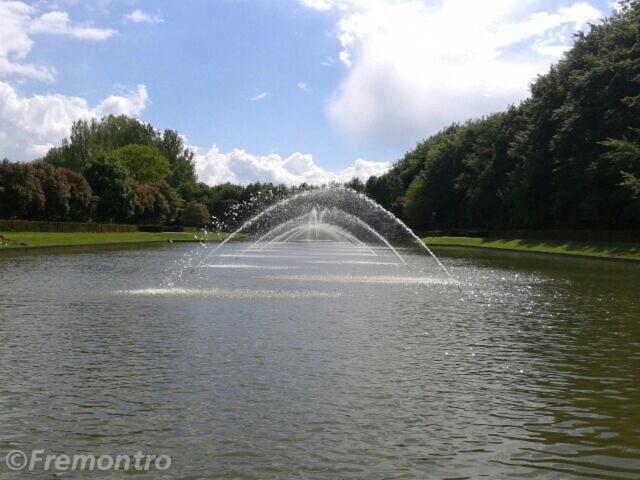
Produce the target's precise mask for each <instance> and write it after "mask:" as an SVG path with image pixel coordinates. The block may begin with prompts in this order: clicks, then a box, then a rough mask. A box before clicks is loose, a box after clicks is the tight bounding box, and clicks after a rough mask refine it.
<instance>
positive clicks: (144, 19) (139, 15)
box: [124, 10, 164, 23]
mask: <svg viewBox="0 0 640 480" xmlns="http://www.w3.org/2000/svg"><path fill="white" fill-rule="evenodd" d="M124 21H125V22H133V23H162V22H164V19H163V18H162V17H161V16H160V15H153V14H151V13H146V12H143V11H142V10H134V11H133V12H131V13H128V14H127V15H125V16H124Z"/></svg>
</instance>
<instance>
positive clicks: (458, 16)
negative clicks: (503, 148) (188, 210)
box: [0, 0, 612, 183]
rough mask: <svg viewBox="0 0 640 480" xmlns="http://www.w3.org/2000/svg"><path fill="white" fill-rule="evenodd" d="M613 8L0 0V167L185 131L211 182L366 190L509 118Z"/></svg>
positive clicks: (573, 2) (583, 3)
mask: <svg viewBox="0 0 640 480" xmlns="http://www.w3.org/2000/svg"><path fill="white" fill-rule="evenodd" d="M611 5H612V4H611V2H610V1H608V0H558V1H550V0H482V1H480V0H215V1H202V0H181V1H170V0H166V1H151V0H92V1H89V0H86V1H85V0H51V1H49V0H38V1H32V2H20V1H5V0H0V158H1V157H7V158H9V159H11V160H19V161H27V160H32V159H34V158H36V157H38V156H39V155H42V154H43V153H44V152H46V150H47V149H48V148H50V147H51V146H54V145H58V144H59V143H60V140H61V139H62V138H63V137H64V136H66V135H67V134H68V133H69V128H70V125H71V123H72V122H73V121H74V120H77V119H80V118H90V117H100V116H102V115H105V114H109V113H116V114H118V113H125V114H128V115H133V116H136V117H138V118H141V119H142V120H145V121H148V122H151V123H152V124H153V125H154V126H156V127H157V128H173V129H176V130H178V131H179V132H181V133H182V134H183V135H185V137H186V138H187V140H188V143H189V144H190V145H192V146H193V147H194V148H195V149H196V150H197V152H198V157H197V166H198V173H199V175H200V178H201V179H202V180H203V181H206V182H208V183H218V182H225V181H231V182H237V183H248V182H251V181H256V180H260V181H273V182H278V183H280V182H283V183H299V182H301V181H307V182H324V181H330V180H344V179H348V178H350V177H353V176H359V177H361V178H366V177H368V176H369V175H371V174H379V173H381V172H383V171H384V170H385V169H386V168H388V165H389V164H390V163H392V162H393V161H395V160H396V159H398V158H399V157H400V156H401V155H402V154H403V152H405V151H406V150H408V149H410V148H412V147H413V146H414V145H415V144H416V143H417V142H418V141H420V140H421V139H423V138H424V137H426V136H427V135H429V134H432V133H435V132H437V131H438V130H439V129H440V128H442V127H443V126H445V125H447V124H449V123H451V122H454V121H463V120H465V119H467V118H471V117H477V116H480V115H483V114H487V113H491V112H494V111H498V110H502V109H504V108H505V107H506V106H507V105H509V104H511V103H514V102H517V101H519V100H521V99H523V98H525V97H526V95H527V89H528V85H529V83H530V82H531V80H533V79H534V78H535V76H536V75H537V74H539V73H544V72H545V71H546V70H547V69H548V67H549V65H550V64H551V63H552V62H554V61H556V60H558V59H559V58H560V57H561V55H562V53H563V51H565V50H566V49H567V47H568V46H569V45H570V44H571V38H572V33H573V32H575V31H576V30H578V29H585V28H587V24H588V23H589V22H591V23H593V22H597V21H598V20H599V19H600V18H602V17H603V16H605V15H608V14H609V13H610V12H611V9H612V6H611Z"/></svg>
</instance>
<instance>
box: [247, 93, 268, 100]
mask: <svg viewBox="0 0 640 480" xmlns="http://www.w3.org/2000/svg"><path fill="white" fill-rule="evenodd" d="M268 96H269V92H262V93H258V94H257V95H254V96H253V97H249V98H248V99H247V100H249V101H250V102H259V101H260V100H264V99H265V98H267V97H268Z"/></svg>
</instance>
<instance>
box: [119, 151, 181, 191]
mask: <svg viewBox="0 0 640 480" xmlns="http://www.w3.org/2000/svg"><path fill="white" fill-rule="evenodd" d="M109 159H110V160H111V161H113V162H115V163H118V164H120V165H122V166H123V167H124V168H125V169H126V170H127V171H128V172H129V175H130V176H131V177H132V178H133V179H134V180H135V181H137V182H140V183H159V182H162V181H164V180H166V178H167V177H168V176H169V174H170V173H171V168H170V166H169V160H167V159H166V158H165V157H164V156H163V155H162V154H161V153H160V150H158V149H157V148H155V147H150V146H145V145H126V146H124V147H120V148H118V149H116V150H113V151H112V152H111V153H110V154H109Z"/></svg>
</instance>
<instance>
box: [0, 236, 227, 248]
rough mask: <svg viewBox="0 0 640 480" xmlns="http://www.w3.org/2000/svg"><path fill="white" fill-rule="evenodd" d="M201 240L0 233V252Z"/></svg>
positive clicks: (219, 238)
mask: <svg viewBox="0 0 640 480" xmlns="http://www.w3.org/2000/svg"><path fill="white" fill-rule="evenodd" d="M227 236H228V233H209V234H208V235H207V239H206V240H207V241H211V242H219V241H222V240H224V239H225V238H226V237H227ZM200 239H204V238H203V235H202V234H199V233H193V232H177V233H173V232H171V233H169V232H163V233H155V232H126V233H101V232H75V233H59V232H0V251H5V250H20V249H22V250H27V251H28V250H29V249H38V248H56V247H60V248H62V247H75V246H88V245H117V244H144V243H153V242H155V243H159V242H196V241H200Z"/></svg>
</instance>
